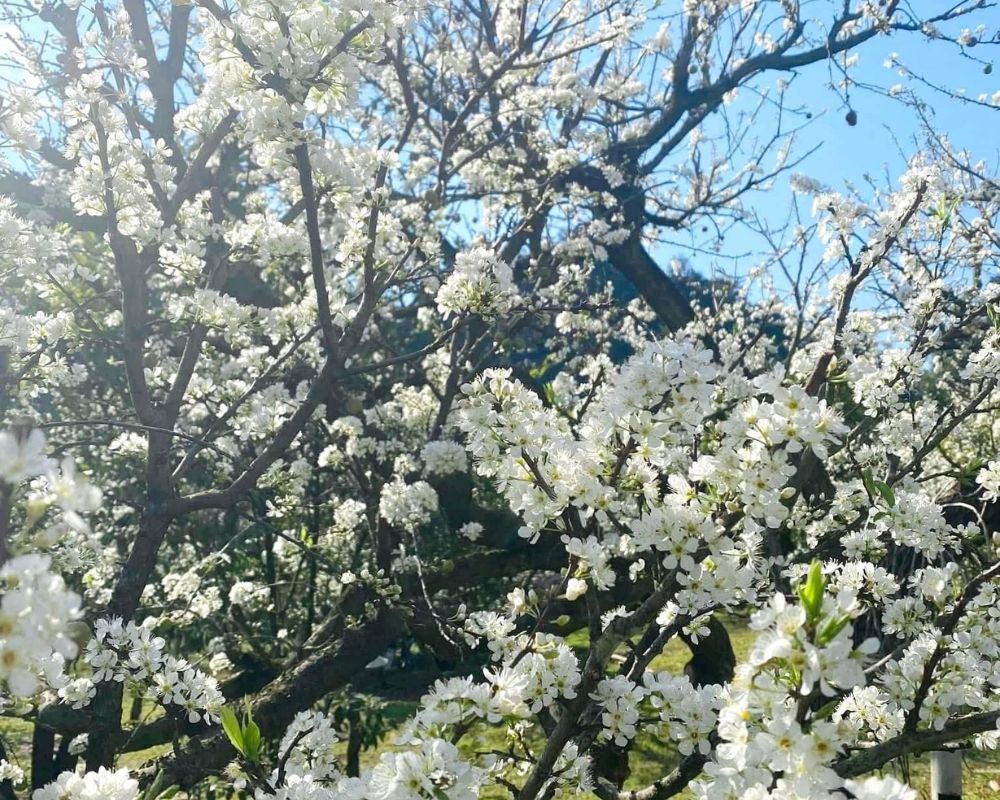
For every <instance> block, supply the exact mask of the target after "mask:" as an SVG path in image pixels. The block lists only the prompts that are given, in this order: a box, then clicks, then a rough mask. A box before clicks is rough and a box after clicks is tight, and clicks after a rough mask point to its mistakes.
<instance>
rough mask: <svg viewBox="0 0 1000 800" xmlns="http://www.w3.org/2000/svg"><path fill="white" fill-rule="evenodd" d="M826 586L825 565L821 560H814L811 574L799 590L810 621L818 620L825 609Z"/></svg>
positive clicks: (810, 569)
mask: <svg viewBox="0 0 1000 800" xmlns="http://www.w3.org/2000/svg"><path fill="white" fill-rule="evenodd" d="M825 588H826V581H825V580H824V578H823V565H822V564H820V562H819V561H813V562H812V564H811V565H810V567H809V575H808V576H807V577H806V580H805V583H803V584H802V585H801V586H800V587H799V590H798V594H799V599H800V600H801V601H802V607H803V608H804V609H805V612H806V618H807V619H808V620H809V622H812V623H814V622H816V620H818V619H819V615H820V613H821V612H822V610H823V591H824V589H825Z"/></svg>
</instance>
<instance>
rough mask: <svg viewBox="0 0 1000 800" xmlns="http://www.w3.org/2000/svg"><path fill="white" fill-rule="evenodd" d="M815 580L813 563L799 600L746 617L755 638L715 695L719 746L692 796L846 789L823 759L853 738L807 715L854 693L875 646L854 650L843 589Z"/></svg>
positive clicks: (853, 610)
mask: <svg viewBox="0 0 1000 800" xmlns="http://www.w3.org/2000/svg"><path fill="white" fill-rule="evenodd" d="M823 583H824V582H823V579H822V573H821V571H820V566H819V564H815V565H814V567H813V570H811V573H810V578H809V580H808V581H807V582H806V585H805V588H804V589H800V595H801V597H802V603H801V604H799V603H795V604H793V603H789V602H787V601H786V599H785V598H784V596H782V595H775V596H774V597H773V598H772V600H771V603H770V604H769V606H768V607H766V608H764V609H762V610H760V611H758V612H757V613H755V614H754V616H753V617H752V619H751V623H750V626H751V628H752V629H753V630H755V631H757V639H756V641H755V642H754V645H753V647H752V649H751V652H750V656H749V659H748V663H747V664H745V665H741V666H740V668H739V669H738V671H737V675H736V678H735V680H734V681H733V682H732V684H731V685H730V686H728V687H726V688H725V689H724V690H723V692H722V694H721V695H720V699H721V708H720V710H719V715H718V735H719V737H720V739H721V743H720V744H719V746H718V747H716V748H715V751H714V753H713V755H712V758H711V760H710V762H709V763H708V764H707V765H706V768H705V775H704V776H703V777H702V778H700V779H698V780H697V781H696V782H695V783H694V784H693V785H692V788H693V789H694V792H695V796H696V797H698V798H702V799H703V800H721V798H732V797H751V798H758V799H759V800H763V799H764V798H779V797H820V796H823V797H826V796H830V795H831V793H832V792H836V791H837V790H839V789H842V788H845V783H844V780H843V779H842V778H841V777H840V776H839V775H838V774H837V773H836V772H835V771H834V770H833V768H832V762H833V760H834V758H835V757H836V756H837V755H838V754H840V753H842V752H843V749H844V747H845V746H846V745H847V744H848V743H852V742H853V736H852V729H851V726H850V725H848V724H846V723H845V722H844V721H843V719H841V720H840V721H831V720H828V719H826V718H824V716H823V715H822V714H814V713H812V712H810V711H809V708H810V703H811V701H812V700H814V699H817V698H820V697H834V696H836V695H837V693H838V692H851V691H852V690H855V689H856V688H858V687H863V686H864V684H865V674H864V670H863V668H862V666H863V660H864V659H865V657H866V655H867V654H870V653H871V652H872V650H873V649H874V646H875V644H876V643H875V641H874V640H868V641H867V642H865V643H864V644H863V645H862V646H861V647H860V648H857V649H856V648H855V647H854V646H853V644H852V624H851V620H852V619H853V618H854V617H855V616H856V615H857V614H858V613H859V611H860V607H859V606H858V604H857V601H856V599H855V597H854V596H853V595H852V594H851V593H850V592H847V591H840V592H839V593H838V594H837V595H836V596H834V595H832V594H831V593H829V592H824V591H823ZM852 696H854V697H857V696H858V695H856V694H855V695H852ZM858 785H859V786H860V784H858Z"/></svg>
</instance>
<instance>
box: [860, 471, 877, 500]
mask: <svg viewBox="0 0 1000 800" xmlns="http://www.w3.org/2000/svg"><path fill="white" fill-rule="evenodd" d="M861 480H862V481H863V482H864V484H865V490H866V491H867V492H868V496H869V497H874V496H875V495H876V494H878V490H877V489H876V488H875V479H874V478H872V471H871V470H870V469H869V468H868V467H865V468H864V469H863V470H861Z"/></svg>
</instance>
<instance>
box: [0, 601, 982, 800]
mask: <svg viewBox="0 0 1000 800" xmlns="http://www.w3.org/2000/svg"><path fill="white" fill-rule="evenodd" d="M723 622H724V623H725V624H726V627H727V628H728V629H729V632H730V638H731V640H732V644H733V650H734V651H735V653H736V657H737V660H739V661H743V660H744V659H745V658H746V656H747V653H748V652H749V649H750V645H751V643H752V641H753V636H752V633H751V632H750V631H749V630H748V629H747V628H746V625H745V623H744V622H743V621H742V620H740V619H738V618H729V619H723ZM567 641H568V642H569V644H570V646H572V647H573V648H574V649H577V650H578V651H583V650H585V649H586V647H587V632H586V631H585V630H583V631H577V632H576V633H573V634H571V635H570V636H568V637H567ZM689 658H690V653H689V651H688V649H687V647H686V646H685V645H684V644H683V643H682V642H681V641H679V640H677V639H674V640H673V641H671V642H670V643H669V644H668V645H667V647H666V648H665V649H664V651H663V652H662V653H661V654H660V655H659V656H657V657H656V658H655V659H654V660H653V662H652V663H651V664H650V668H651V669H653V670H654V671H667V672H673V673H676V674H680V673H681V672H682V671H683V669H684V665H685V663H687V661H688V659H689ZM416 708H417V703H416V702H412V701H391V702H389V703H387V705H386V709H385V718H386V722H387V723H388V725H389V727H390V731H389V733H388V734H387V735H386V737H385V738H384V739H383V742H382V745H381V746H380V747H379V748H378V749H371V750H367V751H365V752H363V753H362V755H361V766H362V768H366V767H371V766H372V765H374V763H375V762H376V761H377V760H378V757H379V754H380V753H381V752H384V751H385V750H388V749H393V747H392V744H391V742H392V740H393V737H394V733H395V730H396V729H398V728H399V727H401V726H402V725H403V724H404V722H405V721H406V720H407V719H408V718H409V717H410V716H411V715H412V714H413V713H414V711H415V710H416ZM143 711H144V714H149V716H148V717H146V719H147V720H148V719H151V718H152V717H154V716H156V715H157V711H156V710H155V709H153V708H152V707H146V708H144V709H143ZM31 731H32V728H31V724H30V723H28V722H25V721H24V720H20V719H14V718H9V717H6V718H5V717H0V739H2V740H3V742H4V745H5V747H6V748H7V751H8V753H9V754H10V755H9V756H8V757H11V756H12V757H13V758H14V759H16V761H17V763H18V764H19V765H20V766H21V767H22V768H23V769H25V771H26V772H27V770H28V767H29V765H30V762H31V750H30V748H31ZM506 736H507V734H506V729H505V727H503V726H498V725H488V724H479V725H476V726H474V727H473V728H472V729H471V730H470V731H469V733H468V734H467V735H466V736H465V737H464V738H463V740H462V742H461V744H460V748H461V749H462V751H463V752H464V753H465V754H466V755H467V756H472V755H473V754H476V753H481V752H486V751H501V752H503V751H506V750H507V742H506ZM540 743H541V736H540V735H539V734H535V735H534V740H533V741H532V742H529V744H532V745H537V744H540ZM169 750H170V745H162V746H159V747H153V748H149V749H148V750H142V751H138V752H134V753H127V754H125V755H123V756H122V757H121V758H120V759H119V766H123V767H130V768H136V767H139V766H142V765H143V764H145V763H146V762H148V761H150V760H152V759H154V758H156V757H158V756H161V755H163V754H164V753H166V752H169ZM964 759H965V769H964V771H963V790H964V791H963V797H965V798H966V800H1000V753H993V752H987V753H983V752H978V751H968V752H966V753H965V754H964ZM678 761H679V756H678V753H677V752H676V750H675V749H674V748H673V746H672V745H671V744H670V743H669V742H666V743H665V742H662V741H658V740H656V739H655V738H653V737H651V736H640V737H639V738H638V739H637V740H636V743H635V745H634V747H633V750H632V755H631V758H630V766H631V770H632V771H631V775H630V777H629V779H628V781H627V782H626V784H625V786H626V788H628V789H635V788H640V787H643V786H647V785H648V784H650V783H652V782H653V781H655V780H656V779H658V778H660V777H662V776H663V775H665V774H666V773H668V772H669V771H670V770H671V769H672V768H673V767H674V766H676V764H677V763H678ZM883 772H884V773H885V774H890V775H894V776H895V777H897V778H899V779H900V780H908V781H909V782H910V785H911V786H913V788H915V789H916V790H917V791H918V792H920V795H921V797H922V798H930V769H929V759H928V757H927V756H922V757H917V758H910V759H906V760H904V761H899V762H893V763H892V764H890V765H889V766H887V767H886V768H885V769H884V770H883ZM689 796H690V795H689V794H688V793H687V792H684V793H682V794H681V795H680V797H682V798H684V797H689ZM481 797H482V799H483V800H506V798H508V797H509V795H508V794H507V792H506V791H505V790H503V789H502V788H500V787H495V788H490V789H488V790H486V791H484V792H483V794H482V795H481ZM580 800H585V798H581V799H580ZM586 800H593V798H592V796H589V797H587V798H586Z"/></svg>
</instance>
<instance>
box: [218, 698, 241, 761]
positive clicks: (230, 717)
mask: <svg viewBox="0 0 1000 800" xmlns="http://www.w3.org/2000/svg"><path fill="white" fill-rule="evenodd" d="M219 716H220V717H221V718H222V730H224V731H225V732H226V736H227V737H228V739H229V741H230V742H231V743H232V745H233V747H235V748H236V750H237V751H238V752H240V753H241V754H242V755H246V750H245V747H246V746H245V744H244V743H243V730H242V728H241V727H240V721H239V720H238V719H236V713H235V712H234V711H233V710H232V709H231V708H229V706H223V708H222V711H220V712H219Z"/></svg>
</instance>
